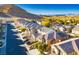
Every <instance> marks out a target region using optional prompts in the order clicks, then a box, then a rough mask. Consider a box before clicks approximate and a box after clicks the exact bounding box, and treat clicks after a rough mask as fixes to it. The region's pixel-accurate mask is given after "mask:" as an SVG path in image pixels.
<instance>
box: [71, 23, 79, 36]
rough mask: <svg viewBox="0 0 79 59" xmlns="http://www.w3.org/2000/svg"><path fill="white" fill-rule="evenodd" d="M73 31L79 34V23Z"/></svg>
mask: <svg viewBox="0 0 79 59" xmlns="http://www.w3.org/2000/svg"><path fill="white" fill-rule="evenodd" d="M72 33H73V34H78V35H79V24H77V25H76V26H75V27H74V28H73V29H72Z"/></svg>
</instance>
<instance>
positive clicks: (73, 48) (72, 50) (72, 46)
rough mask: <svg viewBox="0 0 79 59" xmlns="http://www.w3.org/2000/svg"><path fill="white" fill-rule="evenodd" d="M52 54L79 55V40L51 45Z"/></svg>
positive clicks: (74, 39)
mask: <svg viewBox="0 0 79 59" xmlns="http://www.w3.org/2000/svg"><path fill="white" fill-rule="evenodd" d="M51 54H54V55H55V54H56V55H76V54H79V38H71V39H68V40H66V41H62V42H59V43H56V44H52V45H51Z"/></svg>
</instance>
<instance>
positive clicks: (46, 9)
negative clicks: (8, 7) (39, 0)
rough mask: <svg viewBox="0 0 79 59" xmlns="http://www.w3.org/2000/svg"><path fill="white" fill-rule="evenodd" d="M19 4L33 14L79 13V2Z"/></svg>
mask: <svg viewBox="0 0 79 59" xmlns="http://www.w3.org/2000/svg"><path fill="white" fill-rule="evenodd" d="M17 6H19V7H21V8H23V9H24V10H26V11H28V12H30V13H33V14H42V15H53V14H69V13H70V14H79V4H18V5H17Z"/></svg>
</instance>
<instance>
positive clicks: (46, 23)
mask: <svg viewBox="0 0 79 59" xmlns="http://www.w3.org/2000/svg"><path fill="white" fill-rule="evenodd" d="M41 25H42V26H46V27H49V26H50V22H49V21H42V24H41Z"/></svg>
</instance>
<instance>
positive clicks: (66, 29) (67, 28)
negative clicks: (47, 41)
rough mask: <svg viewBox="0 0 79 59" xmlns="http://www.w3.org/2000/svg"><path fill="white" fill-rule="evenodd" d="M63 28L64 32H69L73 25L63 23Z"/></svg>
mask: <svg viewBox="0 0 79 59" xmlns="http://www.w3.org/2000/svg"><path fill="white" fill-rule="evenodd" d="M64 28H65V32H68V33H71V32H72V28H73V26H72V25H64Z"/></svg>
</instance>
